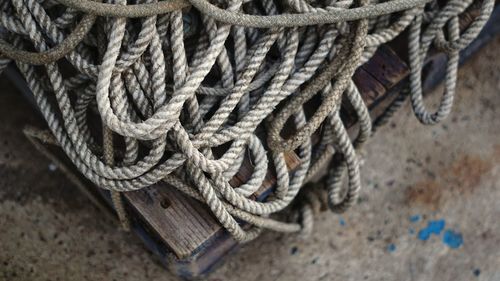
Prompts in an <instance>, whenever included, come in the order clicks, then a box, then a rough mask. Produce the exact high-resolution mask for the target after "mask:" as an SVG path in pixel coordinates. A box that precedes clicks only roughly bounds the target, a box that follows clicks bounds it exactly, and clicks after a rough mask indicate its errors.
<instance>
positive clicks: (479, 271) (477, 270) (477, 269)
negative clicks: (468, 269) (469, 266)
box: [472, 268, 481, 277]
mask: <svg viewBox="0 0 500 281" xmlns="http://www.w3.org/2000/svg"><path fill="white" fill-rule="evenodd" d="M472 273H473V274H474V276H476V277H478V276H479V274H481V270H480V269H479V268H476V269H474V271H472Z"/></svg>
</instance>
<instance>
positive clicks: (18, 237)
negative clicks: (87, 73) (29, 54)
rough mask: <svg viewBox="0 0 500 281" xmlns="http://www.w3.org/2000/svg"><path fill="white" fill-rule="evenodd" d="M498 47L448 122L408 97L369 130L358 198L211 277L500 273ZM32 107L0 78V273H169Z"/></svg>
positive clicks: (256, 245) (1, 276) (475, 64)
mask: <svg viewBox="0 0 500 281" xmlns="http://www.w3.org/2000/svg"><path fill="white" fill-rule="evenodd" d="M499 48H500V38H498V39H497V40H495V41H494V42H493V43H491V44H490V45H489V46H487V47H486V48H485V49H484V50H482V51H481V52H480V54H479V55H476V56H475V57H473V58H472V59H471V60H470V61H469V63H468V64H466V65H465V66H464V67H463V68H462V69H461V71H460V74H459V81H460V82H459V86H458V91H457V92H458V96H457V98H456V103H455V108H454V111H453V113H452V115H451V116H450V117H449V118H448V119H447V120H446V121H445V122H443V123H442V124H440V125H437V126H434V127H424V126H422V125H420V124H419V123H418V121H417V120H416V119H415V118H414V117H413V116H412V113H411V110H410V108H409V105H407V106H406V107H405V108H404V109H403V110H402V111H400V112H399V113H398V114H397V115H396V117H395V118H394V120H393V122H392V123H391V124H390V125H389V126H387V127H386V128H384V129H382V130H381V131H379V133H378V134H377V135H376V136H375V137H374V138H373V139H372V140H371V141H370V142H369V144H368V145H367V150H366V158H365V164H364V167H363V169H362V172H363V183H364V189H363V191H362V196H361V198H362V200H361V203H360V204H358V205H357V206H355V207H354V208H352V209H351V210H349V211H348V212H347V213H346V214H345V215H342V216H338V215H333V214H330V213H325V214H322V215H321V216H319V217H318V218H317V223H316V225H315V233H314V235H312V237H310V238H309V239H308V240H301V239H300V238H298V237H296V236H285V235H281V234H276V233H270V232H267V233H265V234H264V235H262V236H261V237H260V238H259V239H257V240H256V241H253V242H251V243H249V244H246V245H245V246H244V247H243V248H242V249H241V250H240V251H238V252H237V253H236V254H234V255H232V256H231V257H230V258H228V259H226V262H225V263H224V264H223V265H222V266H221V267H219V268H218V269H217V270H216V271H215V272H214V273H212V274H211V275H209V276H208V280H212V281H216V280H239V281H250V280H258V281H267V280H422V281H423V280H426V281H427V280H440V281H447V280H456V281H461V280H464V281H465V280H467V281H470V280H500V267H499V265H500V222H499V218H500V204H499V203H498V201H499V200H500V132H499V130H500V96H499V93H500V56H499V52H498V50H499ZM29 112H30V108H29V106H28V105H26V104H24V102H23V100H22V98H21V97H20V94H19V93H17V91H16V90H14V88H13V86H12V85H11V84H9V82H8V81H6V79H5V78H0V120H1V123H0V124H1V125H0V280H9V281H11V280H12V281H17V280H19V281H21V280H23V281H24V280H75V281H79V280H120V281H122V280H123V281H125V280H175V277H173V276H172V275H171V274H169V273H168V272H167V271H165V270H164V269H163V268H162V267H160V266H159V265H158V264H157V263H155V262H154V261H153V259H152V258H151V255H150V254H149V253H148V252H147V251H146V250H145V248H144V247H143V246H142V244H141V242H140V241H139V240H138V239H136V238H135V237H134V236H133V235H131V234H126V233H123V232H121V231H120V230H119V229H117V227H116V226H115V225H112V224H110V223H109V221H108V220H106V219H105V217H104V216H103V215H102V214H100V213H99V212H98V211H97V209H96V208H94V207H93V206H92V205H91V204H90V202H89V200H87V199H86V198H85V197H83V196H82V195H81V194H80V193H79V192H78V191H77V190H76V189H75V188H73V187H72V186H71V185H70V183H69V182H68V181H67V180H66V179H65V178H64V177H63V175H62V174H61V173H60V172H59V171H58V170H54V169H53V168H54V167H53V166H52V165H51V164H50V163H49V162H48V161H47V160H46V159H44V158H43V157H42V156H41V155H40V154H39V153H38V152H36V151H35V149H34V148H33V147H31V145H30V144H29V143H28V141H27V140H26V139H25V138H24V137H23V135H22V134H21V132H20V128H22V126H23V125H25V124H33V123H35V124H36V123H37V120H36V118H35V116H33V115H32V114H29Z"/></svg>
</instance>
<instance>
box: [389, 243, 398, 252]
mask: <svg viewBox="0 0 500 281" xmlns="http://www.w3.org/2000/svg"><path fill="white" fill-rule="evenodd" d="M387 251H388V252H390V253H392V252H394V251H396V245H394V244H389V245H387Z"/></svg>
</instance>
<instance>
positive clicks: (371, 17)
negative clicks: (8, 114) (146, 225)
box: [0, 0, 494, 241]
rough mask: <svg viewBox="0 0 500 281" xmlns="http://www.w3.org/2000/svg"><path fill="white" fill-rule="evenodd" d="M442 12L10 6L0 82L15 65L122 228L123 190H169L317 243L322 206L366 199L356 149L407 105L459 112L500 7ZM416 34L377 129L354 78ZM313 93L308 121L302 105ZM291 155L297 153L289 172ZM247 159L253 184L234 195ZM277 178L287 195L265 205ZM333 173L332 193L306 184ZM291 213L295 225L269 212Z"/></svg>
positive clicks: (226, 216)
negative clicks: (430, 71) (482, 35)
mask: <svg viewBox="0 0 500 281" xmlns="http://www.w3.org/2000/svg"><path fill="white" fill-rule="evenodd" d="M441 2H442V3H441ZM441 2H440V3H437V1H432V0H389V1H374V0H372V1H368V0H358V1H354V0H338V1H337V0H328V1H305V0H284V1H280V3H279V4H277V3H276V2H275V1H274V0H245V1H242V0H230V1H223V0H217V1H213V2H208V1H207V0H189V1H185V0H169V1H159V2H158V1H157V0H136V1H128V2H127V1H126V0H114V1H107V2H105V3H102V1H89V0H45V1H40V0H6V1H2V2H1V3H0V72H1V71H2V70H3V69H5V68H6V66H7V65H8V64H9V63H10V62H11V61H14V62H15V64H16V66H17V67H18V69H19V70H20V72H21V73H22V74H23V75H24V77H25V79H26V81H27V83H28V86H29V88H30V89H31V91H32V92H33V97H34V99H35V100H36V102H37V104H38V107H39V109H40V111H41V113H42V114H43V116H44V117H45V119H46V121H47V124H48V127H49V128H50V130H51V132H52V134H53V136H54V138H55V141H56V142H57V143H58V144H59V145H60V146H61V148H62V149H63V150H64V152H65V153H66V155H67V156H68V157H69V159H70V160H71V161H72V162H73V164H74V165H75V166H76V167H77V168H78V170H79V171H80V172H81V173H82V174H83V175H84V176H86V177H87V178H88V179H90V180H91V181H92V182H93V183H95V184H96V185H98V186H100V187H102V188H105V189H108V190H111V191H112V192H113V202H114V204H115V207H116V209H117V210H118V214H119V217H120V219H121V220H122V221H123V223H126V213H125V210H124V209H123V204H122V202H121V198H120V196H119V194H118V193H117V192H126V191H132V190H138V189H141V188H147V187H148V186H151V185H153V184H155V183H158V182H160V181H164V182H167V183H169V184H170V185H169V186H171V187H169V188H177V189H179V190H180V191H182V192H184V193H185V194H187V195H188V196H191V197H193V198H195V199H197V200H200V201H202V202H204V203H206V204H207V206H208V207H209V208H210V210H211V211H212V212H213V214H214V215H215V217H216V218H217V219H218V221H219V222H220V223H221V224H222V225H223V226H224V227H225V228H226V229H227V230H228V231H229V232H230V233H231V234H232V235H233V236H234V237H235V239H237V240H239V241H248V240H251V239H253V238H255V237H256V236H257V235H258V234H259V233H260V232H261V230H262V229H272V230H276V231H283V232H296V231H303V232H304V233H310V232H311V231H312V226H313V215H314V213H316V212H318V210H319V209H321V206H329V207H330V209H331V210H332V211H335V212H342V211H345V210H346V209H347V208H348V207H350V206H351V205H353V204H354V203H355V202H356V200H357V197H358V194H359V190H360V188H361V181H360V167H359V166H360V164H359V155H358V152H359V150H360V149H361V148H362V144H363V143H364V142H365V141H366V140H367V139H368V138H369V136H370V135H371V134H372V131H373V130H374V129H375V128H376V127H377V126H378V125H380V124H383V123H384V122H385V121H386V120H387V119H388V118H389V117H390V116H391V115H392V113H394V111H395V109H396V108H398V107H399V106H400V105H401V104H402V103H403V101H404V100H405V97H407V96H410V98H411V104H412V107H413V109H414V111H415V115H416V116H417V118H418V119H419V120H420V121H421V122H422V123H424V124H435V123H437V122H439V121H442V120H443V119H444V118H445V117H446V116H447V115H448V114H449V113H450V110H451V107H452V103H453V96H454V92H455V86H456V75H457V68H458V60H459V51H460V50H462V49H463V48H465V47H466V46H467V45H468V44H469V43H470V42H471V41H472V40H473V39H474V38H475V37H476V36H477V35H478V33H479V32H480V31H481V29H482V27H483V26H484V24H485V23H486V21H487V20H488V18H489V16H490V14H491V12H492V10H493V7H494V0H480V1H473V0H449V1H441ZM473 5H478V6H479V9H480V13H479V16H478V17H476V18H475V19H474V20H473V21H472V23H470V24H469V25H468V27H467V28H466V29H465V30H464V31H462V32H461V31H460V29H459V17H460V15H461V14H463V13H464V12H465V11H466V10H467V9H468V8H470V7H471V6H473ZM404 31H408V34H409V35H408V53H409V65H410V68H411V75H410V87H409V88H408V89H405V90H404V91H403V92H402V94H401V96H400V97H399V98H398V99H397V100H396V101H395V102H394V103H393V105H391V106H390V107H389V109H388V110H387V111H386V113H385V114H384V115H383V116H382V117H381V118H379V119H378V120H377V121H376V122H375V124H374V125H373V127H372V122H371V120H370V116H369V113H368V109H367V107H366V105H365V103H364V102H363V100H362V98H361V95H360V93H359V91H358V89H357V87H356V85H355V84H354V82H353V81H352V76H353V74H354V71H355V70H356V68H357V67H358V66H360V65H361V64H363V63H364V62H366V61H368V60H369V59H370V58H371V57H372V56H373V54H374V52H375V51H376V50H377V48H378V46H380V45H382V44H385V43H387V42H389V41H391V40H392V39H394V38H395V37H397V36H398V35H400V34H401V33H403V32H404ZM432 46H434V47H435V49H437V50H438V51H441V52H444V53H446V54H447V56H448V66H447V72H446V81H445V93H444V95H443V98H442V101H441V103H440V105H439V107H438V109H437V111H436V112H435V113H430V112H429V111H428V110H427V109H426V106H425V105H424V102H423V97H422V71H423V68H424V64H425V59H426V57H427V55H428V53H429V50H430V47H432ZM62 62H64V63H62ZM343 96H345V100H346V101H347V102H348V103H350V104H351V105H352V107H353V108H354V109H355V112H356V115H357V119H358V121H359V124H360V125H359V132H358V136H357V137H356V138H355V139H354V140H351V139H350V138H349V134H348V133H347V129H346V127H345V125H344V124H343V122H342V120H341V118H340V108H341V100H342V97H343ZM314 97H318V98H319V100H320V104H319V106H318V107H317V109H316V110H315V112H314V113H313V114H312V115H311V114H309V113H307V112H306V105H305V104H306V103H308V102H309V101H310V100H311V99H313V98H314ZM96 116H97V117H98V118H96ZM99 128H101V129H99ZM320 128H321V129H320ZM283 131H287V133H286V134H284V135H286V137H284V136H283ZM34 135H36V134H34ZM290 151H294V152H295V153H296V154H297V155H298V157H299V158H300V164H299V165H298V167H297V168H295V169H293V170H292V171H289V169H288V167H287V163H286V153H287V152H290ZM334 154H337V155H338V157H333V156H334ZM246 158H247V159H249V160H250V161H251V163H252V164H253V165H252V171H251V176H250V177H249V178H248V179H247V180H246V181H245V182H244V183H242V184H241V185H240V186H232V185H231V184H230V181H231V179H232V178H233V177H234V176H235V175H236V174H237V172H238V171H239V170H240V168H241V167H242V165H243V163H244V160H245V159H246ZM270 169H271V170H272V173H273V174H275V175H276V186H275V188H274V189H273V191H272V195H271V196H268V198H267V199H265V200H264V201H258V200H256V199H255V196H253V195H254V194H255V193H256V192H257V191H258V190H259V188H260V187H261V186H262V184H263V182H264V180H265V178H266V175H267V174H268V170H270ZM325 170H327V173H326V176H325V177H324V178H323V179H322V180H320V181H318V182H319V183H323V184H319V183H318V184H313V185H309V184H307V183H310V182H314V181H315V180H314V179H315V178H316V175H317V174H320V173H321V171H325ZM345 170H346V171H347V175H348V183H347V184H346V185H344V184H343V180H342V179H343V174H344V171H345ZM294 201H295V202H296V204H292V202H294ZM289 206H294V207H293V208H292V215H291V216H290V217H289V218H288V219H286V220H283V221H280V220H277V219H276V218H272V217H271V216H273V215H275V214H276V213H278V212H280V211H282V210H283V209H285V208H287V207H289ZM241 221H245V222H246V223H247V224H248V225H250V226H251V227H245V228H243V227H242V224H241Z"/></svg>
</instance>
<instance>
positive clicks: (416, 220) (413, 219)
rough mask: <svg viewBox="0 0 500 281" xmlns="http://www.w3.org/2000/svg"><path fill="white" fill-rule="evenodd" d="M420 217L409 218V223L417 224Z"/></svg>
mask: <svg viewBox="0 0 500 281" xmlns="http://www.w3.org/2000/svg"><path fill="white" fill-rule="evenodd" d="M420 218H421V217H420V215H414V216H411V217H410V222H418V221H419V220H420Z"/></svg>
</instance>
